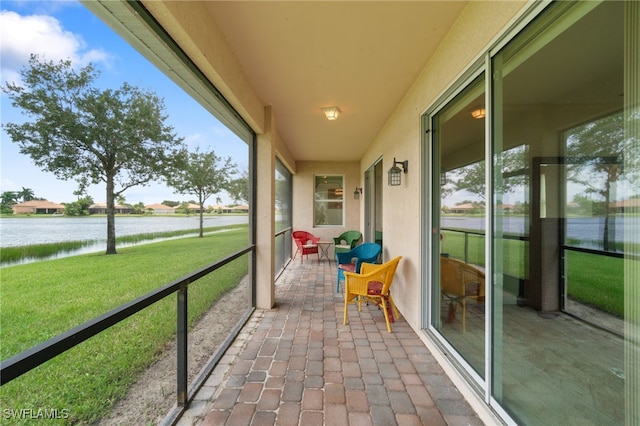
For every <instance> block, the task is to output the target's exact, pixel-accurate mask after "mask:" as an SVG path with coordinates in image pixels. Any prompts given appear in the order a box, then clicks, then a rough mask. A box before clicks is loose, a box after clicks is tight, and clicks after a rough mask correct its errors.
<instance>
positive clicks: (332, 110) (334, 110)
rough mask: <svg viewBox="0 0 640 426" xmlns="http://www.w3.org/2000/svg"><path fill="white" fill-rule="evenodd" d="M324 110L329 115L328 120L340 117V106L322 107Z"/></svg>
mask: <svg viewBox="0 0 640 426" xmlns="http://www.w3.org/2000/svg"><path fill="white" fill-rule="evenodd" d="M322 112H324V115H325V116H326V117H327V120H332V121H333V120H335V119H336V118H338V116H339V115H340V110H339V109H338V107H328V108H322Z"/></svg>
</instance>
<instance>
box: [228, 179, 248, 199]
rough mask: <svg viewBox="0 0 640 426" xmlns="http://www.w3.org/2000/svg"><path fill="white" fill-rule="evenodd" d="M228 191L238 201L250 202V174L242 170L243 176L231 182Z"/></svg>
mask: <svg viewBox="0 0 640 426" xmlns="http://www.w3.org/2000/svg"><path fill="white" fill-rule="evenodd" d="M227 192H228V193H229V195H231V197H232V198H233V201H235V202H236V203H237V202H241V203H244V204H249V174H248V173H247V172H246V171H245V172H242V176H240V177H239V178H238V179H233V180H232V181H231V182H229V186H228V188H227Z"/></svg>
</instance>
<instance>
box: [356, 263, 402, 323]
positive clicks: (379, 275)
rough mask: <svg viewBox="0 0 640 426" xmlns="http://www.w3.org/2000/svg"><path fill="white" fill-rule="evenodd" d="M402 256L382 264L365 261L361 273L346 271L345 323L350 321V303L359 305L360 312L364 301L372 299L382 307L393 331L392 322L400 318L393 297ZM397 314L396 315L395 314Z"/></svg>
mask: <svg viewBox="0 0 640 426" xmlns="http://www.w3.org/2000/svg"><path fill="white" fill-rule="evenodd" d="M400 259H402V256H398V257H396V258H395V259H392V260H390V261H388V262H386V263H383V264H381V265H374V264H371V263H363V264H362V268H361V269H360V273H359V274H356V273H354V272H345V273H344V276H345V280H344V324H345V325H347V323H348V322H349V317H348V308H349V303H356V304H357V305H358V312H360V311H362V302H363V301H364V300H366V301H371V302H373V303H375V304H376V306H380V307H381V308H382V313H383V314H384V320H385V322H386V323H387V331H388V332H389V333H391V323H392V322H395V318H400V313H399V312H398V308H396V304H395V303H394V302H393V298H392V297H391V292H390V291H389V290H390V289H391V284H392V282H393V276H394V274H395V272H396V268H397V267H398V263H399V262H400ZM394 314H395V315H394Z"/></svg>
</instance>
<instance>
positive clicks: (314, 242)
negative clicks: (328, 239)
mask: <svg viewBox="0 0 640 426" xmlns="http://www.w3.org/2000/svg"><path fill="white" fill-rule="evenodd" d="M318 241H320V237H311V242H312V243H313V244H318Z"/></svg>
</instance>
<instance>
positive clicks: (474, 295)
mask: <svg viewBox="0 0 640 426" xmlns="http://www.w3.org/2000/svg"><path fill="white" fill-rule="evenodd" d="M484 281H485V280H484V271H482V270H481V269H480V268H478V267H476V266H474V265H471V264H469V263H465V262H463V261H461V260H458V259H453V258H450V257H444V256H443V257H441V258H440V291H441V292H442V299H443V300H446V301H448V302H449V312H448V319H447V320H448V321H449V322H454V321H455V318H456V312H457V311H458V309H457V308H458V305H459V306H460V307H461V308H462V332H463V333H464V332H465V331H466V313H467V299H474V300H476V302H484V284H485V283H484Z"/></svg>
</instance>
